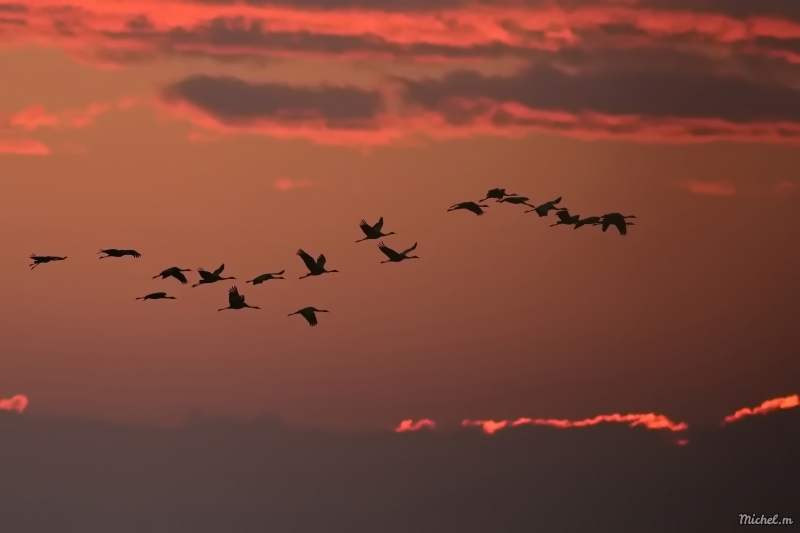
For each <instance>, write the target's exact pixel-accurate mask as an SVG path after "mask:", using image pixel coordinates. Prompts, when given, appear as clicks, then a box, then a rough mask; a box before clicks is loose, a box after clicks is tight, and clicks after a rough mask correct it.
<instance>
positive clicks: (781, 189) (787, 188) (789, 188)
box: [774, 181, 798, 194]
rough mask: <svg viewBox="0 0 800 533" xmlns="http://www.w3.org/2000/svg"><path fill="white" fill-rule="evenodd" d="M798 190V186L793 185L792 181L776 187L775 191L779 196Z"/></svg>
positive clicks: (781, 183) (783, 182)
mask: <svg viewBox="0 0 800 533" xmlns="http://www.w3.org/2000/svg"><path fill="white" fill-rule="evenodd" d="M797 189H798V186H797V184H795V183H792V182H791V181H782V182H780V183H778V184H776V185H775V188H774V191H775V192H776V193H778V194H786V193H790V192H794V191H796V190H797Z"/></svg>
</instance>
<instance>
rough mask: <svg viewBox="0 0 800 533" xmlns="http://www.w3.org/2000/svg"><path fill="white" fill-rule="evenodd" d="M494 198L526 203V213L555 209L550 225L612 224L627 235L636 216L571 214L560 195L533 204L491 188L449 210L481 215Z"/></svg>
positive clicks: (604, 226)
mask: <svg viewBox="0 0 800 533" xmlns="http://www.w3.org/2000/svg"><path fill="white" fill-rule="evenodd" d="M490 199H491V200H494V201H495V202H497V203H501V204H515V205H525V206H528V207H530V208H531V209H530V210H528V211H525V213H536V214H537V215H539V216H540V217H546V216H547V215H548V213H550V211H555V214H556V216H557V217H558V222H556V223H555V224H551V225H550V226H551V227H552V226H574V227H573V229H578V228H580V227H581V226H586V225H591V226H602V227H603V232H605V231H606V230H608V228H610V227H611V226H614V227H616V228H617V230H619V234H620V235H623V236H624V235H627V234H628V226H633V222H628V221H627V220H626V219H628V218H636V216H635V215H628V216H626V215H622V214H621V213H606V214H605V215H602V216H591V217H586V218H581V217H580V215H570V213H569V209H567V208H566V207H557V205H558V204H559V203H561V197H560V196H559V197H558V198H556V199H555V200H552V201H550V202H545V203H543V204H542V205H539V206H536V205H533V204H530V203H528V201H529V200H530V198H528V197H527V196H520V195H518V194H516V193H507V192H506V190H505V189H491V190H490V191H489V192H487V193H486V197H485V198H483V199H482V200H478V201H477V202H471V201H470V202H461V203H458V204H453V205H452V206H450V209H448V211H457V210H459V209H466V210H467V211H471V212H473V213H475V214H476V215H478V216H481V215H483V214H484V213H485V211H484V209H486V208H488V207H489V206H488V205H484V204H482V203H481V202H485V201H487V200H490Z"/></svg>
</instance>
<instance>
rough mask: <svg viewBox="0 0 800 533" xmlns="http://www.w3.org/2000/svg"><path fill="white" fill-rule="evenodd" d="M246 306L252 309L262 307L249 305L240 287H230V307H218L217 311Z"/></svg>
mask: <svg viewBox="0 0 800 533" xmlns="http://www.w3.org/2000/svg"><path fill="white" fill-rule="evenodd" d="M245 307H249V308H250V309H261V308H260V307H256V306H255V305H248V304H247V303H246V302H245V301H244V294H239V289H237V288H236V287H231V288H230V289H228V307H223V308H222V309H217V311H224V310H226V309H244V308H245Z"/></svg>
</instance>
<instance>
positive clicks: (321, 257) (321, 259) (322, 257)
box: [317, 254, 327, 268]
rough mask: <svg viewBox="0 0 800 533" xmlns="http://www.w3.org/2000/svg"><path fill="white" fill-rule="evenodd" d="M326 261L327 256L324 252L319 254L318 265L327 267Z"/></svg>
mask: <svg viewBox="0 0 800 533" xmlns="http://www.w3.org/2000/svg"><path fill="white" fill-rule="evenodd" d="M325 261H327V259H325V256H324V255H323V254H319V257H317V265H319V267H320V268H325Z"/></svg>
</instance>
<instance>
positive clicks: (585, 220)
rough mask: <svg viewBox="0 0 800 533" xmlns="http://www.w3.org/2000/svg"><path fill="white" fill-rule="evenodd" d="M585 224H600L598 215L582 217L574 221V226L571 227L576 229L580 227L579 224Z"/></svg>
mask: <svg viewBox="0 0 800 533" xmlns="http://www.w3.org/2000/svg"><path fill="white" fill-rule="evenodd" d="M560 212H561V211H559V213H560ZM587 224H591V225H592V226H597V225H598V224H600V217H586V218H582V219H580V220H578V221H577V222H576V223H575V227H574V228H572V229H578V228H580V227H581V226H586V225H587Z"/></svg>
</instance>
